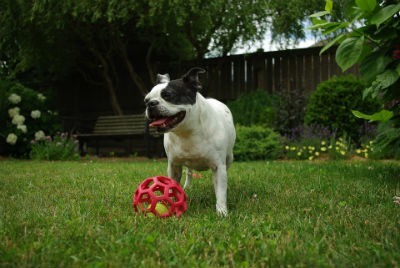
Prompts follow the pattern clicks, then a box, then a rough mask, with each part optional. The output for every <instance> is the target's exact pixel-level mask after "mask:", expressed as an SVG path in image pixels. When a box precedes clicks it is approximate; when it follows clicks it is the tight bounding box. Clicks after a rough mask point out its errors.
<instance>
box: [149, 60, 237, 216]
mask: <svg viewBox="0 0 400 268" xmlns="http://www.w3.org/2000/svg"><path fill="white" fill-rule="evenodd" d="M201 73H205V70H204V69H202V68H198V67H194V68H191V69H190V70H189V71H188V72H187V73H186V74H184V75H183V76H182V77H181V78H179V79H176V80H170V78H169V75H168V74H164V75H161V74H158V75H157V81H156V85H155V86H154V87H153V88H152V89H151V91H150V92H149V93H148V94H147V95H146V96H145V99H144V102H145V105H146V111H145V114H146V117H147V119H148V120H149V122H150V123H149V125H150V127H154V128H157V131H158V132H160V133H164V148H165V152H166V154H167V158H168V170H167V172H168V176H169V177H170V178H173V179H174V180H176V181H177V182H178V183H180V180H181V177H182V167H183V166H185V167H187V168H188V171H187V174H186V181H185V185H184V188H185V189H186V188H187V187H189V186H190V184H191V179H192V170H198V171H202V170H207V169H211V170H212V173H213V182H214V190H215V196H216V211H217V213H218V215H220V216H227V215H228V209H227V203H226V199H227V182H228V178H227V170H228V168H229V166H230V165H231V164H232V161H233V146H234V144H235V139H236V131H235V126H234V123H233V118H232V114H231V112H230V110H229V108H228V107H227V106H226V105H225V104H223V103H222V102H220V101H218V100H216V99H211V98H205V97H203V96H202V95H201V94H200V93H199V91H200V90H201V89H202V85H201V83H200V81H199V74H201Z"/></svg>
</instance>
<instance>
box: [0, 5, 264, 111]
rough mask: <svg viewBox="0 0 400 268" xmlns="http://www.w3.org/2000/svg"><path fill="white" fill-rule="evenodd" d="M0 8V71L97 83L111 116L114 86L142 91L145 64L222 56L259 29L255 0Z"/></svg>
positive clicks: (148, 79)
mask: <svg viewBox="0 0 400 268" xmlns="http://www.w3.org/2000/svg"><path fill="white" fill-rule="evenodd" d="M1 10H2V12H1V13H0V21H1V22H2V27H1V28H0V36H2V38H1V40H0V63H1V64H2V66H1V67H0V70H1V73H2V74H3V75H4V76H7V77H8V76H12V77H13V78H14V77H17V78H20V77H21V76H24V78H25V79H27V78H29V80H32V81H35V82H39V83H47V82H48V81H52V82H60V81H61V82H63V81H69V83H71V81H77V82H76V83H77V84H79V85H82V84H83V83H84V84H87V85H90V86H94V85H95V86H96V87H99V86H100V87H102V89H104V90H106V92H108V93H109V94H110V98H109V100H110V104H111V107H112V110H113V112H114V113H116V114H119V113H123V107H121V105H120V104H119V100H118V97H117V96H116V92H117V91H118V88H119V87H129V88H134V89H135V90H136V91H137V92H136V93H138V94H140V95H144V94H146V93H147V90H148V88H149V87H150V86H151V85H153V82H154V78H155V75H154V72H155V70H154V69H153V66H152V63H154V62H157V61H169V60H182V59H186V60H187V59H193V58H196V57H197V58H203V57H204V56H205V54H206V53H207V52H208V51H209V50H214V51H215V50H216V51H217V52H218V53H220V54H227V53H228V52H230V51H231V50H232V48H233V47H234V46H235V45H236V44H238V43H241V42H246V41H249V40H255V39H258V38H262V37H263V32H264V30H265V27H266V26H265V23H264V22H265V20H266V16H265V1H263V0H255V1H250V2H249V1H243V0H234V1H224V0H213V1H207V2H204V1H200V0H193V1H186V0H178V1H167V0H162V1H159V0H153V1H128V2H126V1H117V0H111V1H109V0H107V1H106V0H97V1H92V0H82V1H78V2H77V1H73V0H67V1H57V0H49V1H28V0H22V1H5V2H4V1H3V2H2V4H1ZM3 65H4V68H2V67H3ZM71 77H73V79H71ZM126 77H128V78H129V79H130V80H129V83H130V84H131V85H134V87H132V86H131V85H129V83H128V85H127V83H126V82H125V81H126ZM77 78H78V79H77ZM99 81H101V82H100V83H99ZM121 81H124V83H122V82H121ZM82 88H86V86H82Z"/></svg>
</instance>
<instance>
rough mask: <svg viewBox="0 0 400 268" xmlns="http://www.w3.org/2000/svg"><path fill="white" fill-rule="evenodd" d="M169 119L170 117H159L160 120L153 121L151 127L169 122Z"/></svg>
mask: <svg viewBox="0 0 400 268" xmlns="http://www.w3.org/2000/svg"><path fill="white" fill-rule="evenodd" d="M167 120H168V117H165V118H161V119H158V120H156V121H153V122H151V123H150V126H151V127H157V126H161V125H163V124H164V123H165V122H167Z"/></svg>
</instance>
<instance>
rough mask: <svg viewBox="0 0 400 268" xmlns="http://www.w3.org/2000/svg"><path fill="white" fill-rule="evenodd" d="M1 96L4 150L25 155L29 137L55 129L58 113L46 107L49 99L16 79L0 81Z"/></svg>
mask: <svg viewBox="0 0 400 268" xmlns="http://www.w3.org/2000/svg"><path fill="white" fill-rule="evenodd" d="M0 92H3V93H2V95H3V96H5V99H3V104H2V105H1V110H0V138H1V143H2V144H4V146H5V153H6V154H8V155H12V156H15V157H28V156H29V151H30V147H31V141H32V140H41V139H43V138H44V137H45V135H49V134H52V133H55V132H56V131H57V130H58V129H59V124H58V117H57V115H56V113H55V112H53V111H51V110H49V107H50V103H49V99H48V98H47V97H46V96H44V95H43V94H41V93H37V92H36V91H34V90H32V89H30V88H27V87H25V86H23V85H21V84H20V83H15V82H9V81H4V80H3V81H0Z"/></svg>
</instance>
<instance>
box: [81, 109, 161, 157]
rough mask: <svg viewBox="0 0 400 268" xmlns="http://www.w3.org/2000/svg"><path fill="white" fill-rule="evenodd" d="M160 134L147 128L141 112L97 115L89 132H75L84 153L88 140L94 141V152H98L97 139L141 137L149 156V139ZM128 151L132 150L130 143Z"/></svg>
mask: <svg viewBox="0 0 400 268" xmlns="http://www.w3.org/2000/svg"><path fill="white" fill-rule="evenodd" d="M158 136H160V135H159V134H158V133H157V132H156V131H155V130H153V129H149V125H148V122H147V120H146V118H145V116H144V115H143V114H137V115H112V116H99V117H98V118H97V120H96V123H95V125H94V128H93V131H92V132H91V133H84V134H77V138H78V140H79V151H80V153H81V154H84V153H85V152H84V147H85V145H87V142H88V141H90V140H92V141H93V140H94V141H95V146H96V154H97V155H98V154H99V147H100V144H99V141H100V140H104V139H128V138H133V137H143V138H144V142H145V145H146V151H147V155H148V156H150V142H151V141H150V139H152V138H153V137H158ZM128 150H129V152H131V150H132V146H131V144H130V146H129V148H128Z"/></svg>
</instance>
